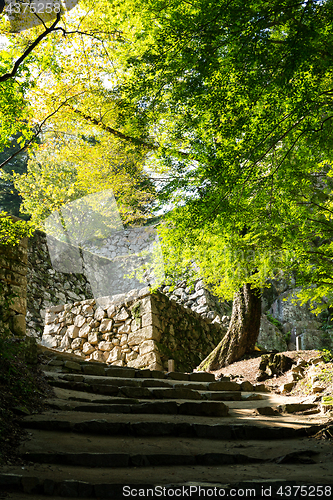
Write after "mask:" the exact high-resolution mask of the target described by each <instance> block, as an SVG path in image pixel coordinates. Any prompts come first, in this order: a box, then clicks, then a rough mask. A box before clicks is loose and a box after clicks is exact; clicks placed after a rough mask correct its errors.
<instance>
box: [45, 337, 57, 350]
mask: <svg viewBox="0 0 333 500" xmlns="http://www.w3.org/2000/svg"><path fill="white" fill-rule="evenodd" d="M42 345H43V346H45V347H49V348H50V349H56V348H57V347H58V340H57V339H56V338H55V337H53V336H52V335H43V337H42Z"/></svg>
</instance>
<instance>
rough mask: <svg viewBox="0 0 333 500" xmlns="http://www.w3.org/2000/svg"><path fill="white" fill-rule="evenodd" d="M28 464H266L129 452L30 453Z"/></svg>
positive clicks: (221, 456) (234, 457)
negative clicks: (133, 453)
mask: <svg viewBox="0 0 333 500" xmlns="http://www.w3.org/2000/svg"><path fill="white" fill-rule="evenodd" d="M21 458H22V459H23V460H25V461H29V462H36V463H41V464H52V465H55V464H59V465H62V466H63V465H78V466H82V467H112V468H114V467H161V466H172V467H179V466H184V465H191V466H196V465H206V466H208V465H209V466H212V465H233V464H250V463H251V464H253V463H263V462H265V461H266V460H265V459H263V458H254V457H249V456H247V455H244V454H242V453H235V454H228V453H199V454H197V455H195V456H194V455H192V454H187V455H186V454H174V453H151V454H148V453H147V454H142V453H138V454H136V455H132V454H128V453H87V452H84V453H51V452H47V453H43V452H39V453H37V452H27V453H24V454H22V455H21Z"/></svg>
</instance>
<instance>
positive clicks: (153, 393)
mask: <svg viewBox="0 0 333 500" xmlns="http://www.w3.org/2000/svg"><path fill="white" fill-rule="evenodd" d="M48 375H49V377H48V383H49V384H50V385H52V386H55V387H60V388H63V389H71V390H75V391H81V392H88V393H95V394H100V395H109V396H123V397H128V398H135V399H137V398H157V399H193V400H201V399H212V400H217V401H229V400H230V401H239V400H240V399H241V391H240V386H239V384H236V386H237V390H236V391H235V390H232V387H234V386H230V385H229V384H233V383H232V382H225V383H224V382H221V383H220V382H216V383H215V382H214V383H208V384H207V387H206V388H203V385H204V384H196V383H195V382H193V385H192V386H191V385H189V384H186V386H184V385H182V386H180V385H176V384H173V385H171V384H169V383H164V381H159V380H152V381H150V380H149V379H148V380H146V379H141V380H138V379H118V378H105V377H89V376H87V377H84V376H82V375H72V374H70V375H60V376H54V374H48ZM151 382H153V383H156V386H155V384H153V386H152V385H151ZM161 383H162V385H160V384H161ZM123 384H124V385H123ZM216 384H227V385H226V386H225V385H216ZM192 387H194V388H193V389H192ZM223 387H225V389H226V390H223V389H222V388H223ZM228 394H229V396H228ZM258 397H259V396H258Z"/></svg>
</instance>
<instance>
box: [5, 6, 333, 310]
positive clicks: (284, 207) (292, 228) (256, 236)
mask: <svg viewBox="0 0 333 500" xmlns="http://www.w3.org/2000/svg"><path fill="white" fill-rule="evenodd" d="M332 21H333V1H332V0H320V1H316V0H306V1H304V2H294V1H292V0H284V1H282V2H281V1H280V0H279V1H277V0H272V1H270V2H267V1H264V0H256V1H252V2H250V3H246V4H244V2H241V1H240V0H234V1H233V2H230V1H229V0H218V1H215V2H209V1H208V0H193V1H192V2H176V1H175V0H170V1H169V2H167V3H165V2H162V1H161V0H148V1H145V2H143V1H142V0H124V1H123V2H118V1H112V2H110V1H107V0H96V1H92V0H82V1H81V2H80V4H79V6H78V8H76V9H74V10H73V11H72V12H71V14H70V15H68V16H66V17H63V18H62V19H61V20H59V22H58V23H57V24H55V25H54V27H53V28H52V32H49V33H48V34H47V35H45V36H44V37H43V38H42V39H40V41H39V43H38V45H36V47H35V49H34V50H33V51H31V52H29V54H28V55H27V57H25V58H24V60H23V61H22V64H20V65H19V67H18V70H17V73H16V74H15V75H14V76H13V78H9V79H7V80H6V81H4V82H1V85H2V89H3V93H2V94H1V97H0V99H2V101H1V102H2V103H5V105H4V107H2V106H1V103H0V108H1V110H3V111H1V112H2V113H3V114H2V115H1V117H0V119H1V123H2V124H3V127H4V128H3V129H2V132H1V140H0V145H1V144H2V145H6V144H8V142H6V141H8V134H9V133H11V134H13V133H14V132H15V131H17V130H21V131H22V133H23V134H24V133H26V142H27V143H28V142H29V141H30V140H31V137H30V136H29V134H31V130H32V126H33V127H34V130H37V133H41V132H42V133H44V134H49V136H50V137H53V138H56V140H57V148H58V149H57V151H56V152H55V151H54V149H52V148H51V149H50V147H49V146H48V147H47V148H46V149H47V151H46V152H45V151H44V153H43V154H44V157H45V155H49V159H50V158H51V157H53V156H54V155H58V156H57V160H56V161H55V163H54V166H55V169H56V170H55V171H54V177H53V179H54V181H55V182H58V184H59V186H58V188H59V189H58V188H57V189H55V190H54V191H55V192H57V196H58V198H57V203H58V202H61V200H62V199H63V198H65V199H66V200H68V199H70V198H71V196H77V195H78V193H79V192H81V190H83V191H85V190H89V189H90V190H97V189H100V188H101V186H103V187H104V185H108V186H112V187H113V188H114V189H116V190H117V189H118V188H119V189H118V196H119V199H121V200H122V202H123V207H124V212H126V210H128V207H129V206H130V205H131V204H133V205H132V206H134V208H133V210H132V212H131V210H130V212H131V217H130V218H132V219H135V218H136V217H137V216H138V213H139V212H140V211H141V210H142V209H143V211H145V209H144V208H143V207H146V208H147V207H149V208H150V203H151V201H152V196H153V195H154V188H153V184H152V183H151V182H150V181H149V177H151V176H153V177H154V178H155V180H154V185H155V186H156V189H157V192H158V199H159V202H160V205H159V207H160V208H163V209H164V210H165V211H168V212H169V213H168V215H167V216H166V217H165V223H164V225H162V227H161V233H162V235H163V241H164V245H165V260H166V263H167V265H168V267H169V272H170V273H171V274H173V276H175V274H177V273H180V272H181V270H183V269H184V267H186V265H187V264H189V263H191V262H192V261H193V260H196V261H197V262H199V265H200V269H199V271H198V272H199V273H200V274H203V275H204V277H205V278H206V280H207V281H208V282H210V283H211V284H212V286H213V287H215V290H216V291H217V292H218V293H219V294H220V295H222V296H225V297H230V296H231V295H232V294H233V292H234V291H235V290H237V289H238V288H239V287H240V286H242V285H243V284H244V283H250V284H252V285H253V286H254V287H257V286H262V285H263V284H264V283H265V280H266V279H267V277H272V276H274V275H276V273H277V272H278V271H279V270H281V269H282V270H284V271H285V273H291V272H293V273H295V272H296V277H297V283H299V284H301V285H304V286H308V287H309V288H308V289H307V290H305V289H304V290H305V291H303V296H304V299H305V300H307V299H308V298H311V297H312V298H313V299H314V300H318V299H319V298H322V297H323V296H325V297H327V301H328V303H331V302H332V300H333V296H332V294H331V288H332V278H331V276H332V271H333V269H332V243H331V239H332V238H331V232H332V210H333V207H332V161H333V158H332V155H333V153H332V151H333V148H332V119H333V110H332V96H333V86H332V83H333V81H332V63H331V54H332V49H333V23H332ZM3 29H4V28H3ZM43 30H44V31H45V27H43V26H40V27H36V28H33V29H31V30H29V31H28V32H24V33H21V34H18V35H10V36H11V37H12V43H11V44H10V46H9V47H8V49H7V50H6V51H4V53H3V54H2V55H1V60H0V63H1V65H2V66H1V67H2V71H3V72H7V73H8V72H9V71H10V68H12V67H13V65H14V63H15V61H17V60H18V58H19V57H20V55H22V53H26V50H27V47H29V46H31V44H32V43H33V42H34V41H35V40H36V39H37V38H38V37H40V36H41V34H42V33H44V31H43ZM69 55H70V57H69ZM14 94H15V95H14ZM10 96H13V101H11V100H10V99H11V97H10ZM6 103H7V104H6ZM8 103H11V104H10V105H9V104H8ZM16 111H17V115H15V113H16ZM14 115H15V120H14ZM83 129H84V132H83V135H84V137H85V138H91V139H89V140H86V139H84V138H83V137H82V133H81V131H82V130H83ZM24 131H26V132H24ZM28 131H29V133H28ZM80 134H81V135H80ZM1 141H2V142H1ZM89 141H92V142H89ZM94 141H95V142H94ZM48 144H49V143H48ZM59 144H60V145H61V146H58V145H59ZM38 154H41V153H38ZM38 154H37V156H36V157H35V158H37V157H38ZM35 161H36V160H34V159H32V160H31V169H32V168H37V167H36V165H37V163H33V162H35ZM48 161H49V160H47V159H45V166H44V170H43V169H41V170H40V173H39V174H38V175H37V174H36V176H37V177H38V176H39V177H40V179H42V178H43V175H44V176H45V175H46V170H47V168H46V166H47V165H48V163H47V162H48ZM62 162H63V163H62ZM61 165H62V166H61ZM64 165H67V167H68V168H69V171H70V172H71V173H68V177H67V181H68V182H69V183H67V184H66V182H67V181H66V182H65V184H64V183H63V182H62V181H61V176H60V173H61V172H62V169H63V168H67V167H65V166H64ZM69 165H72V167H69ZM73 165H75V168H74V167H73ZM144 165H146V169H145V167H144ZM147 166H148V167H149V170H147ZM72 168H73V169H74V170H75V173H73V172H74V170H71V169H72ZM57 169H58V170H57ZM42 171H43V172H44V173H42ZM69 171H68V172H69ZM31 172H32V171H31ZM36 172H37V170H36ZM88 172H89V173H88ZM58 174H59V175H58ZM29 175H32V173H31V174H28V176H29ZM34 175H35V174H34ZM72 175H73V177H71V176H72ZM34 178H35V177H34V176H32V177H29V178H28V177H27V176H26V177H25V178H22V183H27V182H28V180H29V179H30V180H29V182H30V185H31V182H35V181H34ZM45 179H46V177H45ZM45 179H44V180H45ZM17 182H20V181H19V180H17ZM43 182H44V181H43ZM45 182H46V181H45ZM105 183H107V184H105ZM36 185H37V184H36ZM38 185H39V186H40V188H39V195H38V196H39V198H37V199H36V200H40V199H41V196H44V194H45V193H44V191H45V190H44V188H43V189H41V181H40V184H38ZM22 186H23V184H22ZM63 189H64V190H65V191H66V190H67V191H66V192H65V193H64V192H63V191H62V190H63ZM73 190H74V191H73ZM137 191H139V192H140V195H138V193H137ZM64 194H65V195H66V196H64ZM42 199H44V198H42ZM47 199H48V200H49V199H52V195H50V196H49V195H48V197H47ZM32 203H35V205H34V206H35V207H37V204H38V203H39V202H38V203H36V201H35V202H32ZM52 203H53V202H52V200H51V201H50V202H47V204H46V205H47V206H45V207H44V208H45V210H50V209H51V208H52V206H53V205H52ZM44 208H43V210H44ZM31 209H32V208H29V210H31ZM43 213H46V212H43ZM36 214H37V215H38V217H41V216H42V214H41V213H39V212H38V210H37V212H36ZM191 272H192V274H193V275H195V273H196V271H195V270H193V271H191Z"/></svg>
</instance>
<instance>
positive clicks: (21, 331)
mask: <svg viewBox="0 0 333 500" xmlns="http://www.w3.org/2000/svg"><path fill="white" fill-rule="evenodd" d="M12 331H13V332H14V333H15V335H18V336H19V337H23V336H24V335H25V333H26V323H25V316H24V315H23V314H16V315H15V316H12Z"/></svg>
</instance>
